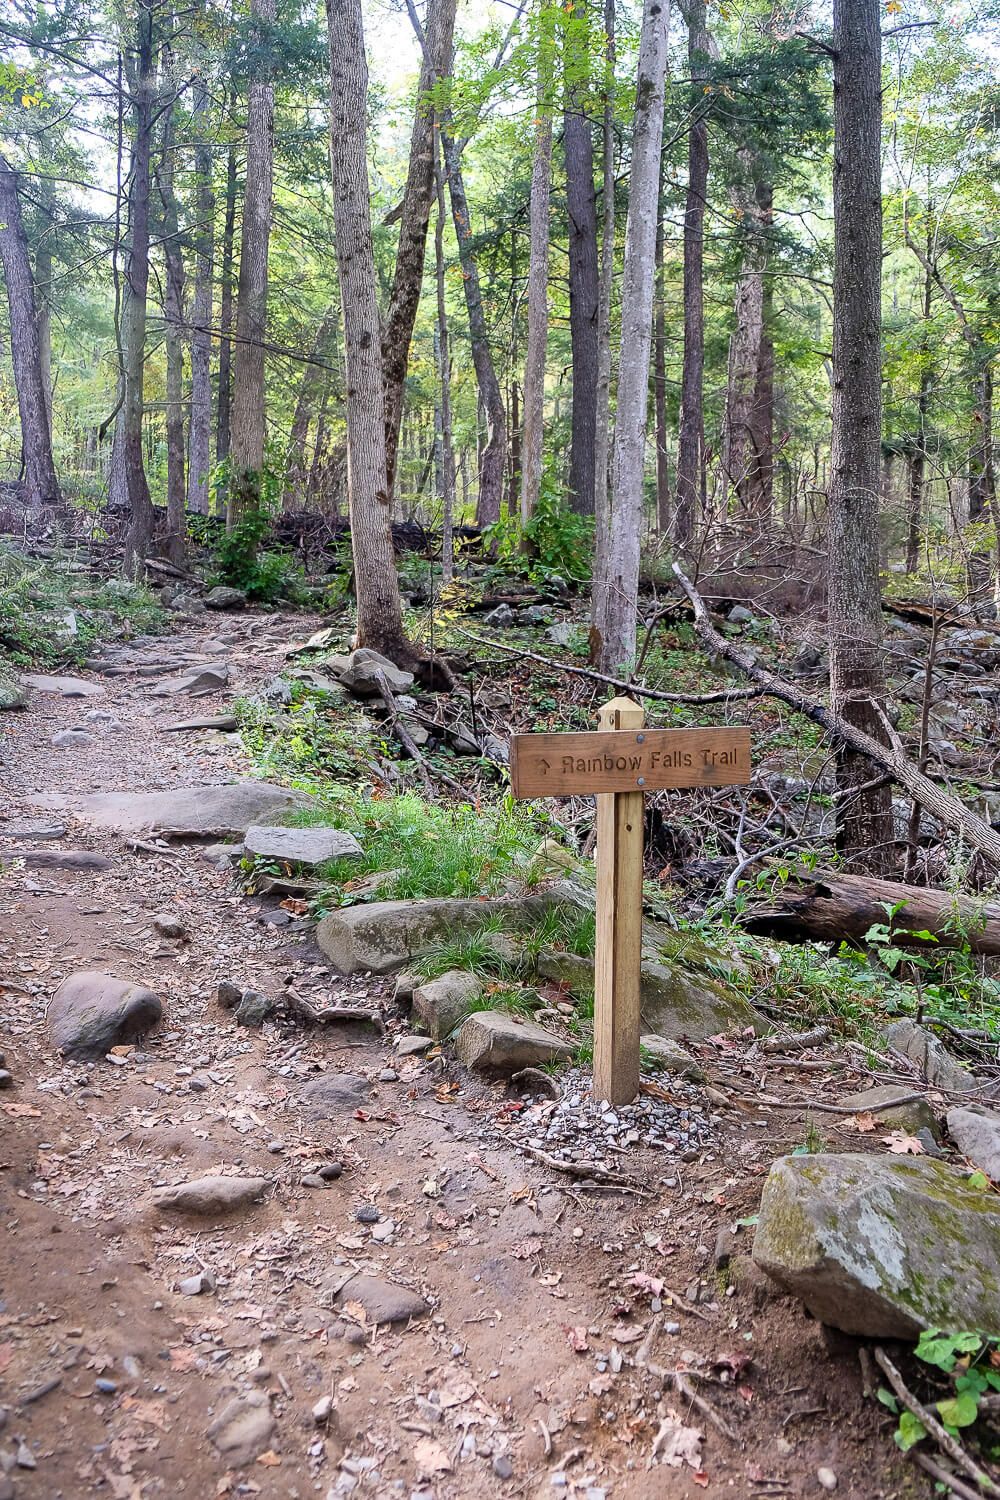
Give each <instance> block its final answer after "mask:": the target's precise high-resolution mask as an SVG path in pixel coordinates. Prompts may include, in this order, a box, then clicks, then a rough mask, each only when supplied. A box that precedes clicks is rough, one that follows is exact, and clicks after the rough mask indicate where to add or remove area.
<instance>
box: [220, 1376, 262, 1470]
mask: <svg viewBox="0 0 1000 1500" xmlns="http://www.w3.org/2000/svg"><path fill="white" fill-rule="evenodd" d="M273 1432H274V1418H273V1417H272V1415H271V1411H270V1408H269V1405H268V1399H267V1396H266V1395H264V1393H263V1392H262V1391H249V1392H248V1393H247V1394H246V1395H243V1396H234V1397H233V1399H232V1400H231V1401H229V1402H227V1403H226V1405H225V1406H224V1407H223V1408H222V1410H221V1411H220V1412H219V1415H218V1416H217V1417H216V1418H215V1421H214V1422H212V1424H211V1425H210V1427H209V1429H208V1432H207V1437H208V1438H209V1441H210V1442H211V1443H212V1445H213V1447H214V1448H215V1449H216V1450H217V1451H218V1452H219V1453H220V1454H221V1455H222V1457H223V1458H224V1459H225V1461H226V1463H227V1464H235V1465H237V1467H241V1466H242V1465H244V1464H252V1463H253V1462H254V1461H255V1460H256V1459H258V1458H259V1457H260V1455H261V1454H262V1453H264V1452H266V1450H267V1448H268V1445H269V1444H270V1441H271V1437H272V1434H273Z"/></svg>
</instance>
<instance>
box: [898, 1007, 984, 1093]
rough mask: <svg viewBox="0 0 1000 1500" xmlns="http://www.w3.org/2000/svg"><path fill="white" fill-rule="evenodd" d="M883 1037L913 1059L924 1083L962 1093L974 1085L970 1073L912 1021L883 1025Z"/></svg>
mask: <svg viewBox="0 0 1000 1500" xmlns="http://www.w3.org/2000/svg"><path fill="white" fill-rule="evenodd" d="M885 1039H886V1041H887V1042H888V1044H889V1046H890V1047H892V1048H894V1050H895V1051H896V1052H899V1053H901V1054H902V1055H903V1056H904V1057H908V1058H910V1059H911V1061H913V1062H915V1063H916V1064H917V1066H918V1067H919V1069H920V1071H921V1073H922V1074H923V1076H924V1077H925V1078H926V1079H927V1082H928V1083H930V1084H933V1085H934V1086H935V1087H936V1088H939V1089H946V1090H948V1091H949V1092H953V1093H956V1094H961V1093H964V1092H965V1091H966V1090H967V1089H971V1088H974V1087H975V1084H976V1080H975V1077H974V1076H973V1074H972V1073H970V1072H969V1070H968V1069H967V1068H963V1067H962V1065H961V1063H958V1062H956V1061H955V1059H954V1058H953V1057H952V1055H951V1053H950V1052H949V1051H948V1049H947V1047H945V1046H944V1044H943V1043H942V1042H940V1041H939V1040H938V1038H937V1037H936V1036H934V1034H933V1033H932V1032H930V1031H927V1030H926V1029H925V1028H924V1027H923V1026H918V1025H917V1023H916V1022H915V1021H910V1020H902V1021H893V1023H892V1025H891V1026H888V1027H887V1028H886V1033H885Z"/></svg>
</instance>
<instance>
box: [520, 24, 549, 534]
mask: <svg viewBox="0 0 1000 1500" xmlns="http://www.w3.org/2000/svg"><path fill="white" fill-rule="evenodd" d="M537 25H538V61H537V72H536V77H535V85H536V102H535V151H534V161H533V165H532V169H531V206H530V210H529V241H530V246H531V249H530V260H529V262H528V296H527V303H528V337H527V342H526V350H525V356H524V384H523V386H522V393H523V396H524V430H523V432H522V435H521V525H522V526H526V525H527V524H528V522H529V521H530V520H531V518H532V516H533V515H534V513H535V506H536V505H537V504H538V496H539V494H540V492H541V488H542V459H543V452H542V449H543V436H544V425H545V355H546V351H547V349H548V340H549V200H550V196H551V189H552V100H551V98H550V94H551V90H552V36H551V30H550V28H551V25H552V12H551V10H550V8H549V7H548V6H547V5H546V4H545V3H544V0H542V3H540V5H539V11H538V20H537Z"/></svg>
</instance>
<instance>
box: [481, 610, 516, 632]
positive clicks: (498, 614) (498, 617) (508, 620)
mask: <svg viewBox="0 0 1000 1500" xmlns="http://www.w3.org/2000/svg"><path fill="white" fill-rule="evenodd" d="M514 623H515V621H514V611H513V610H512V609H511V607H510V605H509V604H498V605H497V607H496V609H491V610H490V612H489V614H488V615H484V616H483V624H484V625H489V627H490V629H491V630H509V629H510V627H511V626H512V625H513V624H514Z"/></svg>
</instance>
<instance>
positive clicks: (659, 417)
mask: <svg viewBox="0 0 1000 1500" xmlns="http://www.w3.org/2000/svg"><path fill="white" fill-rule="evenodd" d="M664 169H665V163H663V164H661V170H660V196H659V206H658V208H657V211H656V310H655V312H654V314H653V399H654V409H655V415H656V529H657V531H658V532H659V533H660V535H661V536H667V535H668V534H669V532H670V475H669V468H668V457H667V312H666V300H667V297H666V279H667V278H666V265H665V256H664V241H665V239H666V235H665V234H664V228H663V213H664V208H663V174H664Z"/></svg>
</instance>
